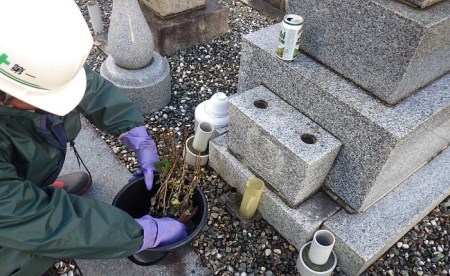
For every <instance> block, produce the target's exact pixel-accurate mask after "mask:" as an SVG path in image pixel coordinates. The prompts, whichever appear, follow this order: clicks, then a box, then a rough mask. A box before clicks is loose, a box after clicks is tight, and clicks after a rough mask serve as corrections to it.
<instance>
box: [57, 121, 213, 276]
mask: <svg viewBox="0 0 450 276" xmlns="http://www.w3.org/2000/svg"><path fill="white" fill-rule="evenodd" d="M82 127H83V128H82V130H81V132H80V134H79V135H78V137H77V139H76V140H75V143H76V145H75V146H76V148H77V150H78V152H79V153H80V156H81V158H83V161H84V163H85V164H86V165H87V167H88V168H89V170H90V172H91V174H92V179H93V184H92V187H91V189H90V190H89V191H88V192H87V193H86V194H85V195H84V196H85V197H87V198H92V199H97V200H101V201H104V202H107V203H111V202H112V201H113V199H114V196H115V195H116V194H117V192H119V190H120V189H121V188H122V187H123V186H124V185H125V184H126V183H128V179H129V178H130V177H131V173H130V172H129V171H128V170H127V169H126V168H125V165H124V164H122V163H121V162H120V161H119V160H118V159H117V157H116V156H115V155H114V153H113V152H112V151H111V149H110V148H109V147H108V145H107V144H106V143H105V142H104V141H103V139H102V138H101V137H100V134H99V133H98V131H96V130H95V129H94V128H93V127H92V126H91V125H90V124H89V123H88V122H87V121H86V120H84V119H83V120H82ZM83 170H84V169H83V168H80V167H78V162H77V159H76V157H75V155H74V154H73V152H72V150H70V149H69V150H68V152H67V158H66V162H65V164H64V167H63V172H62V174H64V173H68V172H76V171H83ZM180 253H181V254H180V255H182V254H186V255H185V256H183V257H181V258H180V257H179V256H175V254H173V253H171V254H173V255H169V256H167V257H166V258H165V259H164V260H162V261H161V262H159V263H158V264H156V265H152V266H151V267H144V266H138V265H135V264H133V263H132V262H131V261H129V260H128V259H127V258H121V259H111V260H77V263H78V265H79V266H80V269H81V271H82V272H83V274H84V275H89V276H94V275H108V276H123V275H142V276H145V275H148V276H150V275H151V276H158V275H160V276H164V275H211V272H210V271H209V270H208V269H206V268H203V267H202V266H201V265H200V262H199V260H198V256H197V255H196V254H195V252H194V251H193V249H192V248H191V247H188V248H186V252H180ZM172 260H177V262H175V263H174V262H173V261H172Z"/></svg>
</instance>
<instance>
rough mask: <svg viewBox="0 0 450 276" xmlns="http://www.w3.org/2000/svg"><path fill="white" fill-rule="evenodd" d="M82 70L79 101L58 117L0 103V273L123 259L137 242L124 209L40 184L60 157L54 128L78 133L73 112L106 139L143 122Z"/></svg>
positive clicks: (135, 227) (136, 228)
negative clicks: (67, 262)
mask: <svg viewBox="0 0 450 276" xmlns="http://www.w3.org/2000/svg"><path fill="white" fill-rule="evenodd" d="M85 70H86V75H87V79H88V80H87V88H86V93H85V95H84V98H83V100H82V101H81V102H80V104H79V105H78V106H77V108H76V109H75V110H73V111H72V112H70V113H69V114H67V115H66V116H63V117H59V116H55V115H51V116H49V115H48V114H47V115H44V114H40V113H38V112H29V111H24V110H18V109H15V108H12V107H8V106H2V105H0V276H3V275H26V276H30V275H41V274H42V273H43V272H45V271H46V270H47V269H48V268H49V267H50V266H51V264H52V262H53V261H55V260H56V259H63V258H82V259H100V258H117V257H125V256H129V255H131V254H133V253H135V252H136V251H137V250H139V248H140V246H141V244H142V238H143V233H142V228H141V226H140V225H139V224H138V223H136V222H135V221H134V219H133V218H132V217H131V216H129V215H128V214H127V213H125V212H124V211H122V210H119V209H118V208H116V207H113V206H111V205H109V204H107V203H104V202H101V201H99V200H93V199H88V198H83V197H79V196H75V195H69V194H68V193H66V192H65V191H64V190H62V189H58V188H48V187H46V186H47V185H48V183H47V182H48V181H49V175H53V174H55V172H57V173H59V170H60V167H59V168H58V166H59V164H60V163H61V160H64V157H65V148H66V145H67V143H65V144H64V145H63V146H62V145H61V139H58V138H57V135H56V134H55V131H54V130H55V129H58V127H59V129H60V130H61V129H62V131H63V132H64V133H65V138H66V140H67V141H71V140H73V139H75V137H76V136H77V134H78V133H79V131H80V129H81V122H80V113H81V114H83V116H85V117H86V118H87V119H88V120H89V121H90V122H91V123H93V124H94V125H95V126H96V127H98V128H99V129H100V130H102V131H105V132H107V133H110V134H112V135H120V134H121V133H123V132H126V131H128V130H130V129H131V128H133V127H136V126H140V125H142V124H143V117H142V115H141V113H140V112H139V109H138V108H137V106H136V105H135V104H133V103H132V102H131V101H130V100H129V98H128V97H126V96H125V95H124V94H123V93H122V92H121V91H120V90H119V89H117V88H116V87H115V86H114V85H112V84H111V83H110V82H108V81H107V80H105V79H103V78H101V77H100V76H99V75H98V74H97V73H94V72H92V71H91V70H90V69H89V68H87V67H85ZM44 117H45V118H46V119H45V120H44V119H43V118H44ZM99 162H100V160H99ZM111 169H112V170H113V169H114V168H111Z"/></svg>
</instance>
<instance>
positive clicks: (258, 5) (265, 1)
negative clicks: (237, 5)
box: [241, 0, 286, 22]
mask: <svg viewBox="0 0 450 276" xmlns="http://www.w3.org/2000/svg"><path fill="white" fill-rule="evenodd" d="M241 2H242V3H244V4H246V5H248V6H250V7H252V8H254V9H255V10H257V11H259V12H260V13H262V14H265V15H267V16H270V17H271V18H272V19H273V20H275V21H276V22H281V21H283V17H284V15H285V14H286V3H285V0H241Z"/></svg>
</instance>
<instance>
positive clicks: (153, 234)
mask: <svg viewBox="0 0 450 276" xmlns="http://www.w3.org/2000/svg"><path fill="white" fill-rule="evenodd" d="M135 220H136V222H137V223H139V224H140V225H141V227H142V229H144V241H143V243H142V246H141V248H140V249H139V251H138V252H140V251H142V250H145V249H148V248H153V247H157V246H162V245H168V244H174V243H176V242H178V241H181V240H183V239H184V238H186V237H187V231H186V226H184V224H183V223H181V222H178V221H176V220H174V219H172V218H168V217H165V218H153V217H151V216H149V215H145V216H143V217H140V218H138V219H135Z"/></svg>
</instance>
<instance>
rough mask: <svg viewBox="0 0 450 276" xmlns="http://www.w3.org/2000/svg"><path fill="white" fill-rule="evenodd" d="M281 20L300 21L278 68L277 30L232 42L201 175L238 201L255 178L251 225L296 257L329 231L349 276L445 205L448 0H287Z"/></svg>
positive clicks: (449, 176)
mask: <svg viewBox="0 0 450 276" xmlns="http://www.w3.org/2000/svg"><path fill="white" fill-rule="evenodd" d="M422 2H424V1H422ZM287 13H293V14H299V15H301V16H302V17H304V19H305V23H304V33H303V34H302V37H301V39H300V40H301V43H300V48H301V51H302V52H303V54H301V55H300V56H299V57H298V58H297V59H296V60H294V61H292V62H286V61H283V60H280V59H278V58H277V55H276V53H275V50H276V48H277V43H278V35H279V31H280V28H281V26H280V24H276V25H273V26H270V27H268V28H265V29H262V30H260V31H257V32H254V33H251V34H248V35H246V36H244V38H243V49H242V58H241V67H240V73H239V85H238V92H239V93H238V94H236V95H234V96H232V97H230V100H229V103H230V105H229V112H230V125H229V131H228V133H227V134H224V135H222V136H219V137H217V138H216V139H214V140H213V141H211V143H210V158H209V160H210V161H209V165H210V166H211V167H212V168H213V169H214V170H215V171H217V173H218V174H220V175H221V176H222V178H223V179H224V180H225V181H226V182H227V183H228V184H230V185H231V186H233V187H235V188H237V189H238V191H239V192H240V193H242V192H243V191H244V186H245V182H246V180H247V179H248V178H249V177H255V176H256V177H260V178H262V179H264V180H265V182H266V184H267V187H268V188H267V189H266V190H265V191H264V193H263V195H262V198H261V202H260V206H259V209H258V210H259V212H260V214H261V215H262V217H263V218H264V219H266V220H267V221H268V222H269V223H270V224H272V225H273V226H274V227H275V228H276V229H277V230H278V231H279V232H280V233H281V234H282V235H283V236H284V237H285V238H286V239H288V240H289V241H290V242H291V243H292V244H294V245H295V246H296V247H297V249H300V247H301V246H302V245H303V244H304V243H305V242H306V241H308V240H310V239H311V238H312V235H313V233H314V232H315V231H316V230H318V229H320V228H323V229H327V230H329V231H331V232H332V233H333V234H334V235H335V237H336V244H335V251H336V254H337V258H338V265H339V266H340V267H341V269H342V270H343V271H344V272H346V273H347V274H348V275H358V274H360V273H362V272H363V271H364V270H365V269H366V268H367V267H368V266H370V264H372V263H373V262H374V261H375V260H376V259H377V258H378V257H380V256H381V255H382V254H383V253H384V252H385V251H386V250H387V249H388V248H389V247H390V246H392V245H393V244H394V243H395V242H396V241H397V240H398V239H400V238H401V237H402V236H403V235H404V234H405V233H406V232H407V231H408V230H409V229H411V228H412V227H413V226H414V225H415V224H416V223H417V222H418V221H419V220H420V219H421V218H423V217H424V216H425V215H426V214H427V213H428V212H429V211H431V210H432V208H434V206H436V205H437V204H438V203H440V202H441V201H442V200H443V199H445V198H446V197H447V196H448V195H449V194H450V186H449V185H448V183H449V180H450V170H448V166H449V164H450V150H449V149H447V147H448V145H449V144H450V73H449V72H450V55H449V53H450V2H449V1H440V2H437V3H434V4H433V5H431V6H429V7H427V8H426V9H418V8H415V7H412V6H411V5H406V4H405V3H402V2H400V1H390V0H370V1H362V0H361V1H350V0H338V1H335V0H333V1H332V0H324V1H313V0H302V1H297V0H292V1H289V2H288V6H287ZM318 168H320V169H318ZM322 179H323V181H322ZM319 186H320V189H319V190H318V188H319Z"/></svg>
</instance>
